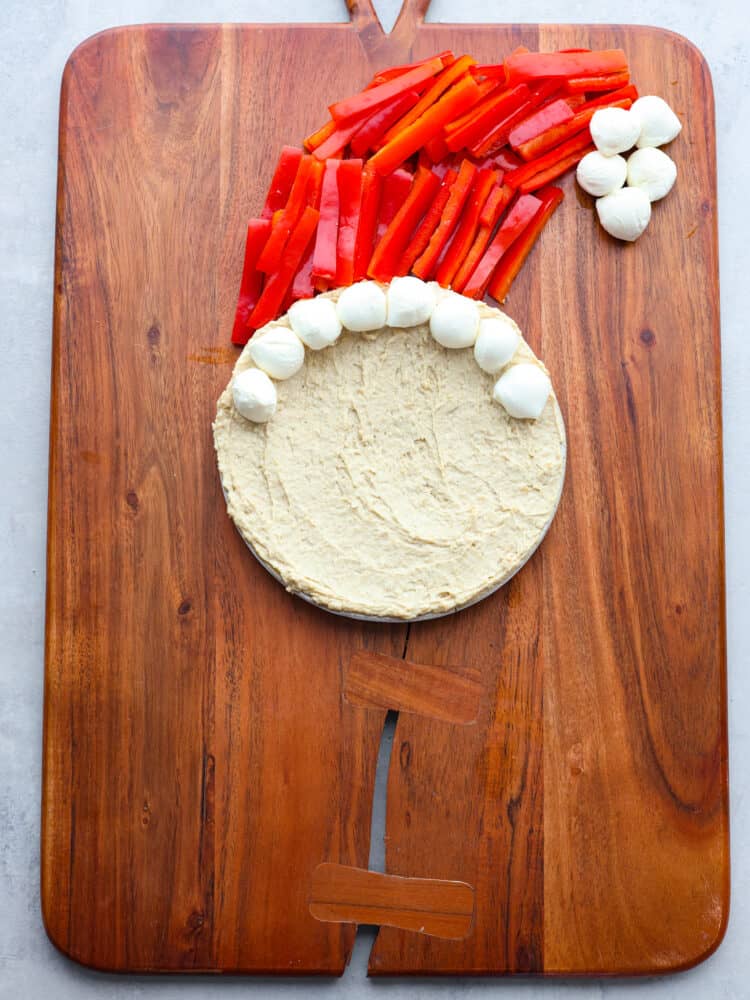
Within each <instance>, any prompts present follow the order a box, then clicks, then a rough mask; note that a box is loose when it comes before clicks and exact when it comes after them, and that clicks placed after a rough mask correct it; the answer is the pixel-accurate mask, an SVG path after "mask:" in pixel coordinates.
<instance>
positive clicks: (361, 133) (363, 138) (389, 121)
mask: <svg viewBox="0 0 750 1000" xmlns="http://www.w3.org/2000/svg"><path fill="white" fill-rule="evenodd" d="M418 100H419V94H418V93H417V91H416V90H407V91H406V93H404V94H399V96H398V97H394V98H393V100H392V101H389V102H388V103H387V104H384V105H383V106H382V107H380V108H376V109H375V110H374V111H373V112H372V114H371V115H370V116H369V117H367V118H366V119H365V121H364V124H362V125H360V127H359V128H358V129H357V131H356V132H355V133H354V135H353V137H352V140H351V142H350V143H349V147H350V149H351V151H352V153H353V155H354V156H364V155H365V153H366V152H367V151H368V149H375V148H376V147H377V146H378V144H379V143H380V142H381V141H382V140H383V137H384V136H385V134H386V132H387V131H388V129H389V128H390V127H391V125H393V123H394V122H397V121H399V120H400V119H401V118H402V117H403V115H404V114H405V113H406V112H408V111H409V109H410V108H413V107H414V105H415V104H416V103H417V101H418Z"/></svg>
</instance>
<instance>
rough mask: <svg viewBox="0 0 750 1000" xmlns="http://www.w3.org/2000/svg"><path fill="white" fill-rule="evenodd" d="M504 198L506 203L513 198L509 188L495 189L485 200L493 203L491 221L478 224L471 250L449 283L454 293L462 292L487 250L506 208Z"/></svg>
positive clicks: (506, 204)
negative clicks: (495, 196)
mask: <svg viewBox="0 0 750 1000" xmlns="http://www.w3.org/2000/svg"><path fill="white" fill-rule="evenodd" d="M496 193H497V195H498V197H497V198H494V197H493V196H494V195H495V194H496ZM506 198H507V199H508V201H510V200H511V199H512V198H513V192H512V191H511V190H510V188H503V189H501V188H495V189H494V190H493V192H492V194H491V195H490V198H488V199H487V201H488V203H489V201H490V199H492V200H493V202H494V207H493V212H492V215H493V221H492V223H491V224H490V225H486V224H485V223H480V225H479V229H478V230H477V235H476V237H475V239H474V243H473V244H472V247H471V250H469V252H468V254H467V255H466V259H465V260H464V262H463V264H462V265H461V267H459V269H458V271H457V272H456V275H455V277H454V278H453V281H452V282H451V285H452V287H453V291H454V292H461V293H462V292H463V290H464V288H465V286H466V282H467V281H468V280H469V278H470V277H471V275H472V272H473V271H474V269H475V268H476V266H477V264H478V263H479V261H480V260H481V259H482V254H483V253H484V252H485V250H486V249H487V246H488V244H489V242H490V240H491V238H492V233H493V231H494V229H495V226H496V225H497V223H498V221H499V219H500V217H501V215H502V214H503V212H504V211H505V209H506V208H507V207H508V202H507V201H506V200H505V199H506Z"/></svg>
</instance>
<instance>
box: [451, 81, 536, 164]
mask: <svg viewBox="0 0 750 1000" xmlns="http://www.w3.org/2000/svg"><path fill="white" fill-rule="evenodd" d="M530 102H531V93H530V91H529V88H528V87H527V86H526V84H521V85H520V86H519V87H514V88H513V89H512V90H504V91H503V92H502V93H501V94H498V95H497V96H495V97H490V98H487V99H486V100H484V101H483V102H482V104H481V105H480V106H479V107H478V108H476V109H475V111H474V113H473V114H472V115H471V116H470V117H469V118H468V120H464V121H463V123H457V127H456V126H454V125H453V124H451V125H450V126H448V127H446V130H445V144H446V146H447V147H448V149H450V150H452V151H453V152H456V151H457V150H459V149H463V148H464V147H465V146H471V144H472V143H473V142H475V141H476V140H477V139H478V138H479V137H480V136H483V135H484V134H485V133H486V132H487V130H488V129H490V128H493V127H495V126H496V125H497V124H498V122H501V121H504V120H505V119H507V118H508V117H509V116H510V115H512V114H514V113H515V112H516V111H518V109H519V108H522V107H526V106H529V107H531V106H532V105H531V103H530Z"/></svg>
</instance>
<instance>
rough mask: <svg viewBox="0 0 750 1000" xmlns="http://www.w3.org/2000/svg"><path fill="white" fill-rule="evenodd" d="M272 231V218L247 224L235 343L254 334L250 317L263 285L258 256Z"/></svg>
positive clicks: (240, 342) (241, 341) (233, 336)
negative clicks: (249, 322)
mask: <svg viewBox="0 0 750 1000" xmlns="http://www.w3.org/2000/svg"><path fill="white" fill-rule="evenodd" d="M270 232H271V220H270V219H251V220H250V222H248V224H247V240H246V242H245V260H244V263H243V265H242V281H241V282H240V294H239V298H238V300H237V311H236V312H235V314H234V326H233V327H232V343H233V344H240V345H241V344H246V343H247V342H248V340H249V339H250V336H251V334H252V327H250V326H248V319H249V318H250V314H251V313H252V311H253V309H255V306H256V304H257V302H258V299H259V298H260V293H261V288H262V287H263V272H262V271H259V270H258V267H257V264H258V257H260V253H261V250H262V249H263V247H264V246H265V245H266V240H267V239H268V234H269V233H270Z"/></svg>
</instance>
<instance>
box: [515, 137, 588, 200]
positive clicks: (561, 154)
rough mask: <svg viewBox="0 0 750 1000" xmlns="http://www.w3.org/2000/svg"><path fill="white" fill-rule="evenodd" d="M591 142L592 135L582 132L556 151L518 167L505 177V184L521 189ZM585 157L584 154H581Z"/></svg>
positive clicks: (553, 150) (551, 150) (556, 147)
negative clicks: (536, 176)
mask: <svg viewBox="0 0 750 1000" xmlns="http://www.w3.org/2000/svg"><path fill="white" fill-rule="evenodd" d="M590 142H591V135H590V134H589V132H588V131H586V132H581V133H579V134H577V135H574V136H573V137H572V138H571V139H568V141H567V142H563V143H562V144H561V145H559V146H555V147H554V149H550V150H549V152H547V153H544V154H543V155H542V156H537V157H536V159H534V160H529V162H528V163H524V165H523V166H522V167H517V168H516V169H515V170H510V171H509V172H508V173H507V174H506V175H505V178H504V180H505V183H506V184H509V185H510V187H512V188H516V189H518V188H520V187H521V185H522V184H523V183H524V182H525V181H527V180H528V179H529V178H530V177H533V176H534V174H538V173H541V172H542V171H546V170H548V169H549V168H550V167H553V166H554V165H555V164H556V163H557V162H558V161H560V160H563V159H565V158H566V157H568V156H569V155H570V154H571V153H576V152H580V150H582V149H584V148H585V147H586V146H588V145H589V143H590ZM580 155H581V156H583V153H580Z"/></svg>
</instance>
